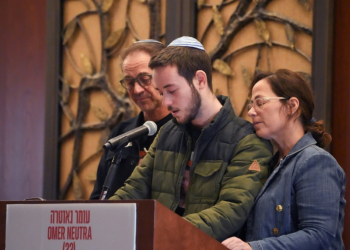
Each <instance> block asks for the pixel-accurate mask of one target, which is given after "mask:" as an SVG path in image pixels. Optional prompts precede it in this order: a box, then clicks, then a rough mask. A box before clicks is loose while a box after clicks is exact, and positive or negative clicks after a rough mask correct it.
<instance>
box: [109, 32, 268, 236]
mask: <svg viewBox="0 0 350 250" xmlns="http://www.w3.org/2000/svg"><path fill="white" fill-rule="evenodd" d="M149 65H150V67H151V68H152V69H153V80H154V83H155V85H156V88H157V89H158V91H159V92H160V94H161V95H163V104H164V105H166V106H167V107H168V109H169V110H170V111H171V113H172V115H173V117H174V119H173V122H168V123H167V124H165V125H164V126H163V127H162V129H161V131H160V132H159V133H158V136H157V137H156V139H155V140H154V142H153V144H152V145H151V147H150V150H149V151H148V153H147V155H146V157H145V158H144V160H143V161H142V163H141V165H140V166H138V167H137V168H136V169H135V171H134V172H133V173H132V175H131V177H130V178H129V179H128V180H127V181H126V185H125V186H124V187H122V188H121V189H119V190H118V191H117V192H116V193H115V195H114V196H113V197H112V198H111V199H156V200H158V201H159V202H160V203H162V204H163V205H165V206H166V207H168V208H169V209H171V210H173V211H175V212H176V213H178V214H180V215H182V216H184V218H185V219H186V220H188V221H189V222H191V223H193V224H194V225H195V226H197V227H198V228H200V229H202V230H203V231H204V232H206V233H207V234H209V235H211V236H212V237H214V238H215V239H217V240H219V241H221V240H223V239H226V238H227V236H229V235H236V234H237V233H238V231H239V230H240V229H241V227H242V226H243V224H244V223H245V221H246V219H247V216H248V214H249V212H250V209H251V207H252V205H253V203H254V198H255V196H256V195H257V194H258V192H259V190H260V188H261V186H262V185H263V183H264V181H265V180H266V178H267V172H268V171H267V164H268V162H269V161H270V159H271V156H272V152H271V151H272V147H271V144H270V143H269V142H268V141H264V140H261V139H259V138H258V137H257V136H256V135H255V132H254V129H253V126H252V124H251V123H249V122H248V121H246V120H244V119H242V118H239V117H236V116H235V114H234V112H233V109H232V106H231V102H230V100H229V98H228V97H224V96H218V97H216V96H215V95H214V94H213V92H212V79H211V63H210V58H209V56H208V55H207V53H206V52H205V50H204V48H203V46H202V44H201V43H200V42H198V41H197V40H196V39H194V38H191V37H181V38H178V39H176V40H174V41H173V42H172V43H171V44H170V45H169V46H168V47H167V48H165V49H164V50H162V51H161V52H160V53H158V54H157V55H156V56H155V57H152V59H151V62H150V64H149Z"/></svg>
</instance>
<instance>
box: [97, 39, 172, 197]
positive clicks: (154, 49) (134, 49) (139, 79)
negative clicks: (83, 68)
mask: <svg viewBox="0 0 350 250" xmlns="http://www.w3.org/2000/svg"><path fill="white" fill-rule="evenodd" d="M164 47H165V46H164V45H163V44H162V43H160V42H158V41H156V40H151V39H149V40H141V41H138V42H135V43H134V44H133V45H132V46H130V47H129V48H127V49H126V50H125V51H123V53H122V54H121V60H122V64H121V68H122V72H123V74H124V78H123V79H122V80H120V83H121V84H122V86H123V87H124V88H125V89H126V90H127V91H128V94H129V96H130V98H131V99H132V100H133V101H134V102H135V103H136V105H137V106H138V107H139V108H140V110H141V112H140V113H139V115H138V116H136V117H134V118H131V119H129V120H127V121H123V122H121V123H120V124H118V126H116V127H115V128H114V129H113V130H112V132H111V135H110V137H109V138H113V137H116V136H118V135H121V134H123V133H125V132H127V131H130V130H132V129H134V128H136V127H139V126H141V125H143V124H144V123H145V121H154V122H155V123H156V124H157V127H158V131H159V129H160V127H161V126H163V125H164V124H165V123H166V122H168V121H169V120H170V119H171V118H172V116H171V114H169V111H168V109H167V108H166V107H165V106H163V105H162V97H161V95H160V94H159V93H158V91H157V90H156V89H155V88H154V85H153V83H152V69H150V68H149V67H148V63H149V61H150V59H151V57H152V56H154V55H156V54H157V53H158V52H159V51H160V50H162V49H163V48H164ZM155 136H156V134H155V135H153V136H146V137H144V138H141V139H139V140H135V141H133V142H130V143H129V144H128V145H126V146H125V147H124V148H123V149H122V152H121V157H122V159H121V162H120V164H119V167H118V169H117V172H116V176H115V177H114V183H113V184H112V187H111V190H110V193H111V194H113V193H114V192H115V191H116V190H117V189H119V188H120V187H122V186H123V185H124V182H125V180H126V179H127V178H128V177H129V176H130V174H131V173H132V171H133V170H134V168H135V167H136V166H137V165H138V164H139V162H140V160H141V159H142V158H143V157H144V156H145V155H146V152H147V150H148V148H149V146H150V145H151V143H152V142H153V140H154V138H155ZM115 154H116V152H115V151H114V150H109V151H107V152H106V151H105V152H104V154H103V156H102V158H101V160H100V163H99V165H98V169H97V177H96V182H95V186H94V189H93V191H92V193H91V196H90V199H99V198H100V195H101V192H102V185H103V183H104V181H105V179H106V176H107V173H108V170H109V167H110V164H111V161H112V159H113V157H114V156H115ZM107 198H108V197H107Z"/></svg>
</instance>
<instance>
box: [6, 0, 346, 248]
mask: <svg viewBox="0 0 350 250" xmlns="http://www.w3.org/2000/svg"><path fill="white" fill-rule="evenodd" d="M349 12H350V1H348V0H337V1H334V33H333V35H334V37H333V38H334V41H333V48H332V49H333V63H332V65H333V74H332V97H333V98H332V100H333V101H332V122H331V123H332V135H333V143H332V154H333V155H334V157H335V158H336V159H337V160H338V162H339V164H340V165H341V166H342V167H343V168H344V170H345V171H346V172H347V175H348V178H349V176H350V117H349V114H350V97H349V96H350V95H349V94H350V68H349V67H350V47H349V44H350V25H349V24H350V16H349V15H348V13H349ZM43 20H46V0H36V1H35V2H33V1H32V0H22V1H13V0H1V8H0V199H1V200H20V199H23V198H28V197H33V196H43V194H44V193H45V190H44V184H43V181H44V180H43V179H44V178H43V176H44V171H45V169H44V158H45V155H44V152H45V147H44V145H45V131H47V130H46V128H45V104H46V96H45V95H46V94H45V93H50V91H47V89H46V88H47V85H46V53H47V52H46V41H47V40H46V32H47V31H46V28H45V25H46V23H45V21H43ZM48 47H50V46H48ZM48 98H49V99H50V96H49V97H48ZM52 112H55V111H54V110H53V111H52ZM45 167H46V168H50V167H51V166H45ZM349 188H350V181H348V186H347V190H348V192H347V193H346V198H347V200H348V201H350V193H349ZM349 214H350V206H349V205H347V207H346V222H345V223H344V227H345V230H344V237H343V238H344V241H345V243H346V246H348V247H350V237H346V235H348V236H349V235H350V218H349Z"/></svg>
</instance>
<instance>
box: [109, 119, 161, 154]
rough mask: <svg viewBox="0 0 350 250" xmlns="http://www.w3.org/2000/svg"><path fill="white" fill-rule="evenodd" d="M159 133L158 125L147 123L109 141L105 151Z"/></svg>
mask: <svg viewBox="0 0 350 250" xmlns="http://www.w3.org/2000/svg"><path fill="white" fill-rule="evenodd" d="M156 132H157V124H155V122H152V121H147V122H145V123H144V124H143V125H142V126H140V127H137V128H134V129H132V130H130V131H128V132H125V133H124V134H121V135H118V136H116V137H114V138H112V139H109V140H108V141H107V142H106V143H105V144H104V145H103V148H104V149H112V148H115V147H117V146H121V145H123V144H126V143H128V142H130V141H133V140H135V139H138V138H141V137H144V136H146V135H148V136H152V135H154V134H155V133H156Z"/></svg>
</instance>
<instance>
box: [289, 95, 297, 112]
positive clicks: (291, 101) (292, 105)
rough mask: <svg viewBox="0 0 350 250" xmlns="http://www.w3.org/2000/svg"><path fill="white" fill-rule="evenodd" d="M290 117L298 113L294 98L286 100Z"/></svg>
mask: <svg viewBox="0 0 350 250" xmlns="http://www.w3.org/2000/svg"><path fill="white" fill-rule="evenodd" d="M288 103H289V108H290V109H289V111H290V115H291V116H293V115H295V114H298V113H299V111H298V110H299V100H298V98H296V97H291V98H289V100H288Z"/></svg>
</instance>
